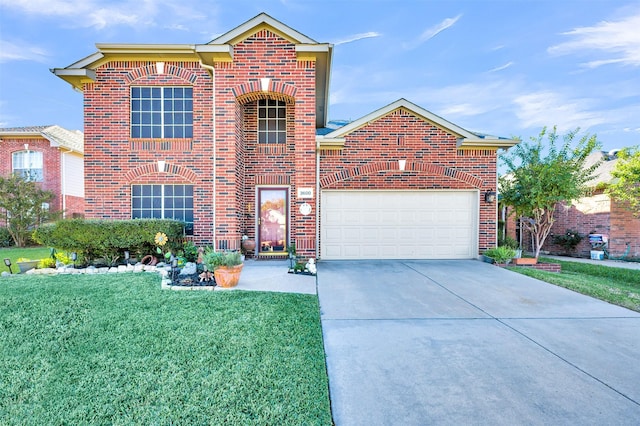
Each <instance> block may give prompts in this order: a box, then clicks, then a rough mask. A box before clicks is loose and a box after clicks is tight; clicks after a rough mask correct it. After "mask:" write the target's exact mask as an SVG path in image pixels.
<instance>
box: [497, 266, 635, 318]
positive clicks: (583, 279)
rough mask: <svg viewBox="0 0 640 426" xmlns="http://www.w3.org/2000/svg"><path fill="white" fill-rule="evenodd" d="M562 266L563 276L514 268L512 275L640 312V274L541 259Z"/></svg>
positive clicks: (606, 267)
mask: <svg viewBox="0 0 640 426" xmlns="http://www.w3.org/2000/svg"><path fill="white" fill-rule="evenodd" d="M540 261H541V262H546V263H560V264H561V266H562V272H561V273H554V272H545V271H538V270H535V269H531V268H518V267H511V268H509V269H511V270H512V271H515V272H519V273H521V274H524V275H528V276H530V277H533V278H537V279H539V280H542V281H546V282H548V283H551V284H555V285H558V286H561V287H565V288H568V289H570V290H573V291H576V292H578V293H582V294H586V295H588V296H591V297H595V298H598V299H601V300H604V301H606V302H609V303H613V304H616V305H620V306H624V307H625V308H628V309H632V310H634V311H638V312H640V272H639V271H637V270H633V269H624V268H612V267H608V266H601V265H593V264H589V263H578V262H570V261H569V262H567V261H561V260H556V259H545V258H540Z"/></svg>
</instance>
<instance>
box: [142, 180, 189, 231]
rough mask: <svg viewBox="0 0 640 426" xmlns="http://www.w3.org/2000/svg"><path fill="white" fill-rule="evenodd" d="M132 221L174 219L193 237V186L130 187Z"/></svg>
mask: <svg viewBox="0 0 640 426" xmlns="http://www.w3.org/2000/svg"><path fill="white" fill-rule="evenodd" d="M131 218H132V219H175V220H180V221H183V222H185V224H186V225H185V230H186V233H187V235H193V185H131Z"/></svg>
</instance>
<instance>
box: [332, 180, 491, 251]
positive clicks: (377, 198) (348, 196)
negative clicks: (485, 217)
mask: <svg viewBox="0 0 640 426" xmlns="http://www.w3.org/2000/svg"><path fill="white" fill-rule="evenodd" d="M321 208H322V217H321V225H320V227H321V240H320V245H321V250H320V251H321V256H322V258H323V259H327V260H329V259H470V258H475V257H476V256H477V254H478V192H477V191H375V190H373V191H371V190H369V191H322V206H321Z"/></svg>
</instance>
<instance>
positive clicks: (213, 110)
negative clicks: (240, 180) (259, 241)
mask: <svg viewBox="0 0 640 426" xmlns="http://www.w3.org/2000/svg"><path fill="white" fill-rule="evenodd" d="M200 66H201V67H202V68H205V69H207V70H209V71H210V72H211V92H212V93H211V128H212V129H211V133H212V138H213V197H212V199H213V206H212V208H213V211H212V213H213V219H212V220H211V227H212V228H213V229H212V231H213V241H212V242H211V244H212V245H213V247H215V246H216V193H217V192H216V181H217V178H216V176H217V173H216V171H217V167H216V78H215V69H214V68H213V67H212V66H211V65H205V64H204V63H203V62H202V61H200Z"/></svg>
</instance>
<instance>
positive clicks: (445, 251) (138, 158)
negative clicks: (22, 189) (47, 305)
mask: <svg viewBox="0 0 640 426" xmlns="http://www.w3.org/2000/svg"><path fill="white" fill-rule="evenodd" d="M97 48H98V52H96V53H94V54H93V55H90V56H88V57H86V58H84V59H81V60H80V61H78V62H76V63H74V64H72V65H69V66H68V67H65V68H57V69H54V70H52V71H53V72H54V73H55V74H56V75H57V76H58V77H60V78H62V79H64V80H65V81H67V82H69V83H70V84H71V85H72V86H74V87H75V88H76V89H78V90H81V91H82V92H83V93H84V116H85V140H86V145H85V185H86V193H87V196H86V209H85V212H86V215H87V217H96V218H111V219H128V218H132V217H133V218H138V217H165V218H178V219H181V220H184V221H185V222H187V223H188V224H189V226H188V228H187V229H188V232H189V233H192V234H193V239H194V241H196V242H197V243H200V244H212V245H214V246H215V247H218V248H228V249H236V248H238V247H239V246H240V241H241V238H242V236H243V235H247V236H248V237H249V238H251V239H255V240H256V243H257V246H256V253H255V254H256V255H257V256H259V257H269V256H282V255H283V254H286V248H287V245H288V244H290V243H293V242H295V244H296V246H297V249H298V252H299V253H301V254H302V255H305V256H317V257H322V258H324V259H345V258H354V259H355V258H357V259H364V258H475V257H476V256H477V255H478V253H479V251H481V250H484V249H486V248H488V247H492V246H494V245H495V242H496V219H495V218H496V216H497V215H496V203H495V202H491V201H487V200H489V199H490V197H486V196H485V195H486V194H487V193H493V194H494V195H495V190H496V162H497V150H498V149H499V148H508V147H510V146H512V145H514V144H515V143H516V142H515V141H512V140H507V139H501V138H494V137H488V136H484V135H477V134H474V133H471V132H469V131H466V130H464V129H462V128H460V127H458V126H456V125H454V124H452V123H450V122H448V121H446V120H444V119H442V118H441V117H438V116H436V115H434V114H432V113H430V112H429V111H426V110H424V109H422V108H421V107H419V106H417V105H414V104H412V103H410V102H408V101H406V100H404V99H400V100H398V101H396V102H393V103H391V104H389V105H387V106H385V107H383V108H381V109H379V110H377V111H375V112H373V113H371V114H369V115H367V116H365V117H363V118H361V119H359V120H356V121H354V122H352V123H348V124H344V123H342V124H344V125H342V126H340V127H336V126H332V124H334V123H328V118H327V109H328V93H329V90H328V86H329V77H330V70H331V58H332V51H333V46H332V45H331V44H328V43H318V42H316V41H315V40H312V39H310V38H309V37H307V36H305V35H303V34H301V33H299V32H297V31H296V30H294V29H292V28H290V27H288V26H286V25H284V24H283V23H281V22H279V21H277V20H275V19H273V18H271V17H270V16H268V15H266V14H260V15H258V16H256V17H255V18H253V19H251V20H249V21H247V22H245V23H244V24H242V25H240V26H238V27H236V28H234V29H232V30H231V31H229V32H227V33H225V34H223V35H221V36H219V37H218V38H216V39H215V40H213V41H211V42H209V43H207V44H201V45H198V44H196V45H130V44H98V45H97Z"/></svg>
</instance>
